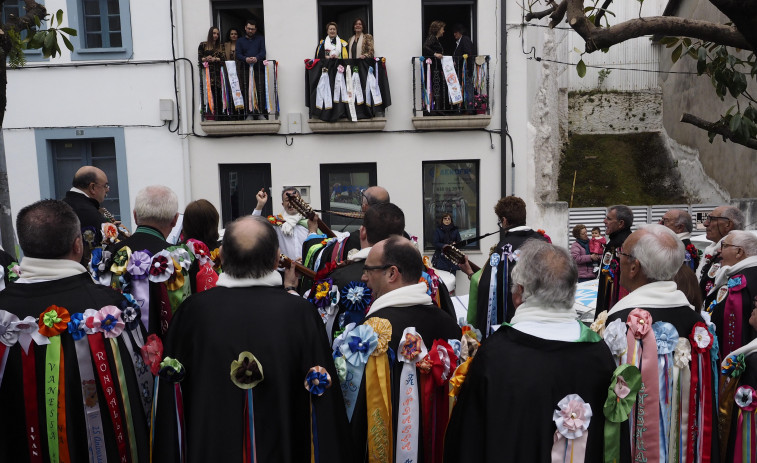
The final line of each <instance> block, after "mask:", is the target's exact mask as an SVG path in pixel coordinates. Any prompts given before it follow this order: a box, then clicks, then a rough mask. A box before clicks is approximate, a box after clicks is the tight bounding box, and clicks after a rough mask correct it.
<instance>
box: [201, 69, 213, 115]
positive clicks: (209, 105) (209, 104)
mask: <svg viewBox="0 0 757 463" xmlns="http://www.w3.org/2000/svg"><path fill="white" fill-rule="evenodd" d="M202 66H203V67H204V68H205V108H206V111H207V112H210V113H213V112H215V111H213V91H212V88H213V85H212V84H211V82H210V68H209V67H208V63H207V61H206V62H204V63H202Z"/></svg>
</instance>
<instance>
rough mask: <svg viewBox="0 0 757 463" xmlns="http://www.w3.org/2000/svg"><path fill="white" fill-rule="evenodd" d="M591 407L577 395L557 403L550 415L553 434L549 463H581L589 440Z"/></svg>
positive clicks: (571, 395)
mask: <svg viewBox="0 0 757 463" xmlns="http://www.w3.org/2000/svg"><path fill="white" fill-rule="evenodd" d="M591 416H592V411H591V405H589V404H587V403H586V402H584V399H582V398H581V396H580V395H578V394H568V395H566V396H565V397H563V398H562V399H561V400H560V402H558V403H557V410H555V411H554V412H553V414H552V421H554V422H555V427H556V428H557V429H556V430H555V434H554V437H553V442H552V451H551V453H550V456H551V463H566V462H567V463H583V462H584V459H585V457H586V441H587V440H588V438H589V423H591Z"/></svg>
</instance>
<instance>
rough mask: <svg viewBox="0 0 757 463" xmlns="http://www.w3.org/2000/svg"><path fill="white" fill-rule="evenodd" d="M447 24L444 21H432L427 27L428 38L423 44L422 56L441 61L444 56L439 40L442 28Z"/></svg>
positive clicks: (442, 33) (442, 32) (442, 31)
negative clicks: (432, 57)
mask: <svg viewBox="0 0 757 463" xmlns="http://www.w3.org/2000/svg"><path fill="white" fill-rule="evenodd" d="M446 25H447V24H445V23H444V21H434V22H432V23H431V25H430V26H429V27H428V36H427V37H426V41H425V42H423V56H427V57H429V58H430V57H431V56H434V57H435V58H437V59H442V56H444V47H442V43H441V42H440V41H439V38H441V36H443V35H444V27H445V26H446Z"/></svg>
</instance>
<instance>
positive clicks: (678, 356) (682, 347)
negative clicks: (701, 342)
mask: <svg viewBox="0 0 757 463" xmlns="http://www.w3.org/2000/svg"><path fill="white" fill-rule="evenodd" d="M673 362H674V365H675V366H676V367H678V368H686V367H687V366H689V363H691V343H690V342H689V340H688V339H686V338H681V337H679V338H678V343H677V344H676V348H675V350H674V351H673Z"/></svg>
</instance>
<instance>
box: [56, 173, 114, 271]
mask: <svg viewBox="0 0 757 463" xmlns="http://www.w3.org/2000/svg"><path fill="white" fill-rule="evenodd" d="M71 184H72V188H71V189H70V190H68V191H67V192H66V196H65V197H64V198H63V202H65V203H67V204H68V205H69V206H71V209H73V210H74V212H75V213H76V215H77V217H79V222H81V234H82V240H83V241H84V254H83V255H82V259H81V264H82V265H84V266H85V267H86V265H87V263H89V259H90V257H91V255H92V249H94V248H96V247H98V246H100V245H101V244H102V240H103V235H102V224H103V223H105V222H108V219H106V218H105V216H104V215H102V213H101V212H100V205H101V204H102V202H103V201H105V196H106V195H107V194H108V191H109V190H110V185H108V176H107V175H105V172H103V171H102V170H100V169H98V168H97V167H94V166H84V167H81V168H80V169H79V170H77V171H76V174H75V175H74V180H73V181H72V182H71Z"/></svg>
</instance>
